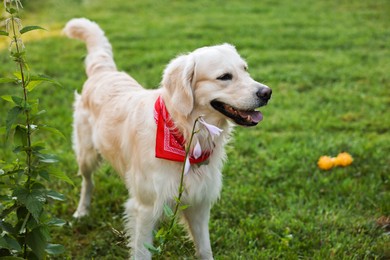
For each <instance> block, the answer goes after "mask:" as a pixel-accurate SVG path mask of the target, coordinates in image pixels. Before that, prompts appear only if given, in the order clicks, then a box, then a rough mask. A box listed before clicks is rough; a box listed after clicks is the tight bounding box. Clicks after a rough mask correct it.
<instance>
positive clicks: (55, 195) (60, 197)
mask: <svg viewBox="0 0 390 260" xmlns="http://www.w3.org/2000/svg"><path fill="white" fill-rule="evenodd" d="M46 195H47V196H48V197H49V198H51V199H53V200H59V201H65V200H66V198H65V196H64V195H63V194H61V193H59V192H56V191H54V190H50V191H48V192H47V193H46Z"/></svg>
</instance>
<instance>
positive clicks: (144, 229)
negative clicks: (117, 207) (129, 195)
mask: <svg viewBox="0 0 390 260" xmlns="http://www.w3.org/2000/svg"><path fill="white" fill-rule="evenodd" d="M126 219H127V222H126V229H127V232H128V235H129V236H130V241H131V242H130V244H129V246H130V247H131V249H132V252H131V256H132V257H131V258H130V259H136V260H138V259H142V260H144V259H151V258H152V255H151V253H150V252H149V250H148V249H147V248H146V247H145V243H146V244H152V243H153V234H152V232H153V228H154V226H155V223H156V217H155V215H154V213H153V207H151V206H145V205H142V204H140V203H138V202H137V201H136V200H135V199H129V200H128V201H127V203H126Z"/></svg>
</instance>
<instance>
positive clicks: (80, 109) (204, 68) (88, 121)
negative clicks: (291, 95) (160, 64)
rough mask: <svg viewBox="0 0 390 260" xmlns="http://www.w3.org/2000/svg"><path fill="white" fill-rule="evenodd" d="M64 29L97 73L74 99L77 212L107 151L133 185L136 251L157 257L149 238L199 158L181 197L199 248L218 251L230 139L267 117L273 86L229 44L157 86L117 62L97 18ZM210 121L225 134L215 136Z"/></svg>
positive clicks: (129, 206)
mask: <svg viewBox="0 0 390 260" xmlns="http://www.w3.org/2000/svg"><path fill="white" fill-rule="evenodd" d="M64 32H65V34H66V35H67V36H69V37H71V38H76V39H80V40H82V41H84V42H85V43H86V46H87V50H88V55H87V57H86V61H85V66H86V73H87V75H88V80H87V81H86V82H85V84H84V86H83V90H82V93H81V95H78V94H76V101H75V104H74V125H73V127H74V134H73V142H74V150H75V153H76V157H77V163H78V166H79V174H80V175H81V176H82V178H83V179H82V188H81V197H80V201H79V204H78V207H77V210H76V212H75V213H74V217H76V218H80V217H83V216H85V215H87V214H88V210H89V207H90V203H91V193H92V189H93V187H94V184H93V181H92V173H93V171H94V170H96V168H97V166H98V165H99V162H100V160H101V158H103V159H105V160H107V161H108V162H109V163H110V164H111V165H112V166H113V168H114V169H115V170H116V171H117V172H118V173H119V174H120V176H121V177H122V179H123V181H124V182H125V185H126V187H127V189H128V190H129V194H130V199H129V200H128V201H127V203H126V205H125V220H126V224H125V227H126V231H127V234H128V235H129V237H130V242H129V247H130V248H131V255H132V257H133V258H135V259H150V258H151V253H150V252H149V251H148V249H147V248H146V247H145V246H144V245H145V243H149V244H152V241H153V229H154V228H155V226H156V225H157V224H158V221H159V219H160V218H161V217H162V215H163V207H164V205H171V206H173V205H175V198H177V196H178V187H179V183H180V177H181V173H182V167H183V163H184V160H185V158H190V160H189V161H190V162H189V164H188V171H187V172H186V174H185V176H184V193H183V196H182V199H181V202H182V204H184V205H189V207H188V208H186V209H185V210H183V211H181V218H182V222H183V223H184V226H185V227H187V229H188V232H189V235H190V237H191V238H192V239H193V241H194V244H195V249H196V253H197V256H198V257H199V258H200V259H212V258H213V253H212V250H211V245H210V236H209V229H208V222H209V217H210V209H211V207H212V205H213V203H214V202H215V201H216V200H217V199H218V197H219V195H220V191H221V187H222V175H221V169H222V165H223V162H224V160H225V158H226V154H225V151H224V146H225V144H226V143H227V141H228V139H229V135H230V133H231V130H232V127H233V126H234V125H242V126H254V125H257V124H258V123H259V122H260V121H261V120H262V118H263V116H262V114H261V112H259V111H257V110H255V109H256V108H259V107H261V106H264V105H266V104H267V102H268V100H269V99H270V97H271V93H272V91H271V89H270V88H269V87H267V86H265V85H263V84H261V83H259V82H256V81H255V80H253V79H252V78H251V77H250V75H249V73H248V71H247V69H248V65H247V64H246V62H245V61H244V60H243V59H242V58H241V57H240V55H239V54H238V53H237V51H236V49H235V47H233V46H232V45H230V44H222V45H217V46H211V47H203V48H199V49H196V50H195V51H193V52H191V53H187V54H184V55H181V56H178V57H176V58H175V59H173V60H172V61H171V62H170V63H169V64H168V66H167V67H166V68H165V70H164V73H163V77H162V81H161V87H159V88H158V89H154V90H148V89H145V88H143V87H142V86H141V85H140V84H139V83H137V81H136V80H135V79H133V78H132V77H131V76H129V75H128V74H126V73H124V72H120V71H118V70H117V68H116V65H115V62H114V59H113V54H112V48H111V45H110V43H109V41H108V39H107V38H106V37H105V35H104V32H103V31H102V30H101V29H100V27H99V26H98V25H97V24H96V23H94V22H91V21H89V20H87V19H85V18H79V19H72V20H70V21H69V22H68V23H67V25H66V27H65V28H64ZM200 117H201V119H200V120H199V121H201V122H202V123H199V122H198V124H197V125H196V129H195V130H196V133H195V134H194V136H193V141H192V142H191V147H190V148H189V151H190V155H189V157H185V150H184V149H185V148H186V147H187V145H188V143H189V141H188V140H190V138H191V134H192V129H193V126H194V123H195V121H197V120H198V119H199V118H200ZM210 126H213V127H216V128H217V129H218V128H219V129H220V130H222V132H221V133H220V134H219V135H217V134H212V133H211V132H210ZM196 146H197V149H196V150H197V151H196V152H195V151H194V149H195V148H196ZM199 151H202V152H201V154H199ZM183 153H184V154H183ZM186 162H187V161H186ZM187 163H188V162H187Z"/></svg>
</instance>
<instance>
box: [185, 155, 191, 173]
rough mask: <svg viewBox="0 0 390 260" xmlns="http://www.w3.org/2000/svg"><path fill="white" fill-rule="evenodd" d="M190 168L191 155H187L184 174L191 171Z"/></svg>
mask: <svg viewBox="0 0 390 260" xmlns="http://www.w3.org/2000/svg"><path fill="white" fill-rule="evenodd" d="M190 168H191V163H190V157H189V156H187V158H186V161H185V164H184V175H187V173H188V172H189V171H190Z"/></svg>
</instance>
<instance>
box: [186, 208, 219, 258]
mask: <svg viewBox="0 0 390 260" xmlns="http://www.w3.org/2000/svg"><path fill="white" fill-rule="evenodd" d="M210 208H211V205H210V204H207V203H205V204H199V205H191V206H190V207H189V208H187V209H186V210H185V211H184V218H185V220H186V222H187V225H188V229H189V232H190V233H191V236H192V239H193V240H194V243H195V248H196V253H197V256H198V257H199V258H200V259H213V252H212V250H211V245H210V234H209V219H210Z"/></svg>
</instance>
